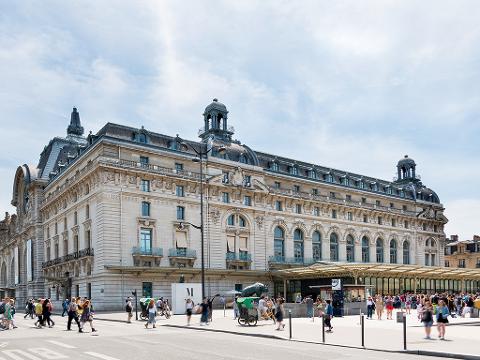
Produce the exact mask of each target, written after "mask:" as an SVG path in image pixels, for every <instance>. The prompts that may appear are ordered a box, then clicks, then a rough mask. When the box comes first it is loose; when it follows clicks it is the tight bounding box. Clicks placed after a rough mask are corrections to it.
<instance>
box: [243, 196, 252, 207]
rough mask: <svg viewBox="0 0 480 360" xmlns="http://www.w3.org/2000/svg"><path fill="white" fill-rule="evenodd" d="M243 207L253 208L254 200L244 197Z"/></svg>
mask: <svg viewBox="0 0 480 360" xmlns="http://www.w3.org/2000/svg"><path fill="white" fill-rule="evenodd" d="M243 205H245V206H252V198H251V197H250V196H248V195H245V196H244V197H243Z"/></svg>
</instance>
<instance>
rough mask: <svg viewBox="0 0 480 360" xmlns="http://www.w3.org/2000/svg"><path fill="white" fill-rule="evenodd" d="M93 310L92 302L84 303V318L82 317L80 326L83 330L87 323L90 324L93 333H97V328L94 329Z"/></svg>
mask: <svg viewBox="0 0 480 360" xmlns="http://www.w3.org/2000/svg"><path fill="white" fill-rule="evenodd" d="M93 315H94V313H93V309H92V303H91V302H90V300H86V301H85V302H84V303H83V312H82V316H81V317H80V326H81V328H82V330H83V327H84V326H85V323H87V322H88V323H89V324H90V328H91V329H92V332H96V331H97V330H95V328H94V327H93Z"/></svg>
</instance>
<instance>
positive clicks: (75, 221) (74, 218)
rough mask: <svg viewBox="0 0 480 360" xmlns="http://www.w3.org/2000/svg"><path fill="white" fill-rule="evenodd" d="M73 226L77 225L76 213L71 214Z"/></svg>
mask: <svg viewBox="0 0 480 360" xmlns="http://www.w3.org/2000/svg"><path fill="white" fill-rule="evenodd" d="M73 225H78V214H77V212H76V211H75V212H74V213H73ZM47 230H48V229H47ZM49 237H50V236H49Z"/></svg>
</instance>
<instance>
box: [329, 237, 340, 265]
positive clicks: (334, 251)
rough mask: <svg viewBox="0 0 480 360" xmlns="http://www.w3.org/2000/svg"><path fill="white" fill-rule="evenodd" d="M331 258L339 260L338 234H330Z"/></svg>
mask: <svg viewBox="0 0 480 360" xmlns="http://www.w3.org/2000/svg"><path fill="white" fill-rule="evenodd" d="M330 260H331V261H338V235H337V234H335V233H331V234H330Z"/></svg>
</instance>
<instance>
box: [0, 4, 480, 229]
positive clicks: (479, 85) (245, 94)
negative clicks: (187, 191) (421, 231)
mask: <svg viewBox="0 0 480 360" xmlns="http://www.w3.org/2000/svg"><path fill="white" fill-rule="evenodd" d="M478 19H480V3H478V1H421V2H419V1H406V0H404V1H280V0H278V1H263V0H262V1H99V0H95V1H48V0H47V1H27V0H24V1H18V2H17V1H7V0H0V131H1V133H2V135H3V137H2V142H1V143H0V209H4V210H5V211H10V212H11V211H12V210H13V209H12V207H11V206H10V205H9V204H10V200H11V192H12V186H13V176H14V173H15V169H16V167H17V166H18V165H20V164H23V163H33V164H35V165H36V164H37V163H38V159H39V154H40V152H41V150H42V149H43V146H44V145H46V144H47V143H48V141H49V139H51V138H52V137H53V136H57V135H60V136H63V135H64V134H65V129H66V127H67V125H68V119H69V114H70V111H71V108H72V107H73V106H77V107H78V109H79V111H80V116H81V119H82V123H83V126H84V127H85V129H86V130H88V131H89V130H92V131H93V132H96V131H98V130H99V129H100V127H101V126H102V125H103V124H105V123H106V122H108V121H110V122H117V123H121V124H125V125H132V126H136V127H140V126H141V125H144V126H145V127H146V128H147V129H149V130H152V131H156V132H160V133H166V134H171V135H174V134H177V133H178V134H180V135H181V136H182V137H184V138H190V139H195V138H196V135H197V130H198V128H200V127H201V126H202V117H201V114H202V112H203V109H204V108H205V106H206V105H207V104H208V103H210V102H211V99H212V98H214V97H217V98H219V100H220V101H222V102H224V103H225V104H226V105H227V107H228V109H229V111H230V114H229V115H230V117H229V119H230V125H233V126H234V127H235V129H236V132H235V136H236V137H237V138H238V139H239V140H241V141H242V142H243V143H246V144H247V145H249V146H251V147H252V148H254V149H256V150H260V151H265V152H269V153H275V154H280V155H283V156H289V157H293V158H297V159H301V160H305V161H310V162H314V163H318V164H320V165H325V166H331V167H335V168H338V169H342V170H347V171H351V172H356V173H360V174H365V175H369V176H374V177H378V178H382V179H387V180H391V179H392V177H393V176H394V175H395V170H396V167H395V166H396V163H397V161H398V160H399V159H400V158H402V157H403V155H404V154H408V155H409V156H411V157H412V158H414V159H415V160H416V162H417V164H418V165H417V172H418V173H419V174H420V175H421V176H422V181H423V182H424V183H425V184H426V185H427V186H429V187H431V188H432V189H434V190H435V191H436V192H437V193H438V195H439V196H440V199H441V201H442V203H443V204H444V205H445V208H446V215H447V217H448V218H449V219H450V222H449V224H448V225H447V228H446V233H447V235H449V234H454V233H458V234H459V235H460V236H461V237H462V238H471V237H472V235H473V234H474V233H480V227H479V225H478V219H479V218H480V190H479V179H480V166H479V165H480V161H479V154H480V142H479V140H478V139H479V135H480V121H479V115H480V22H479V21H478Z"/></svg>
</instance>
